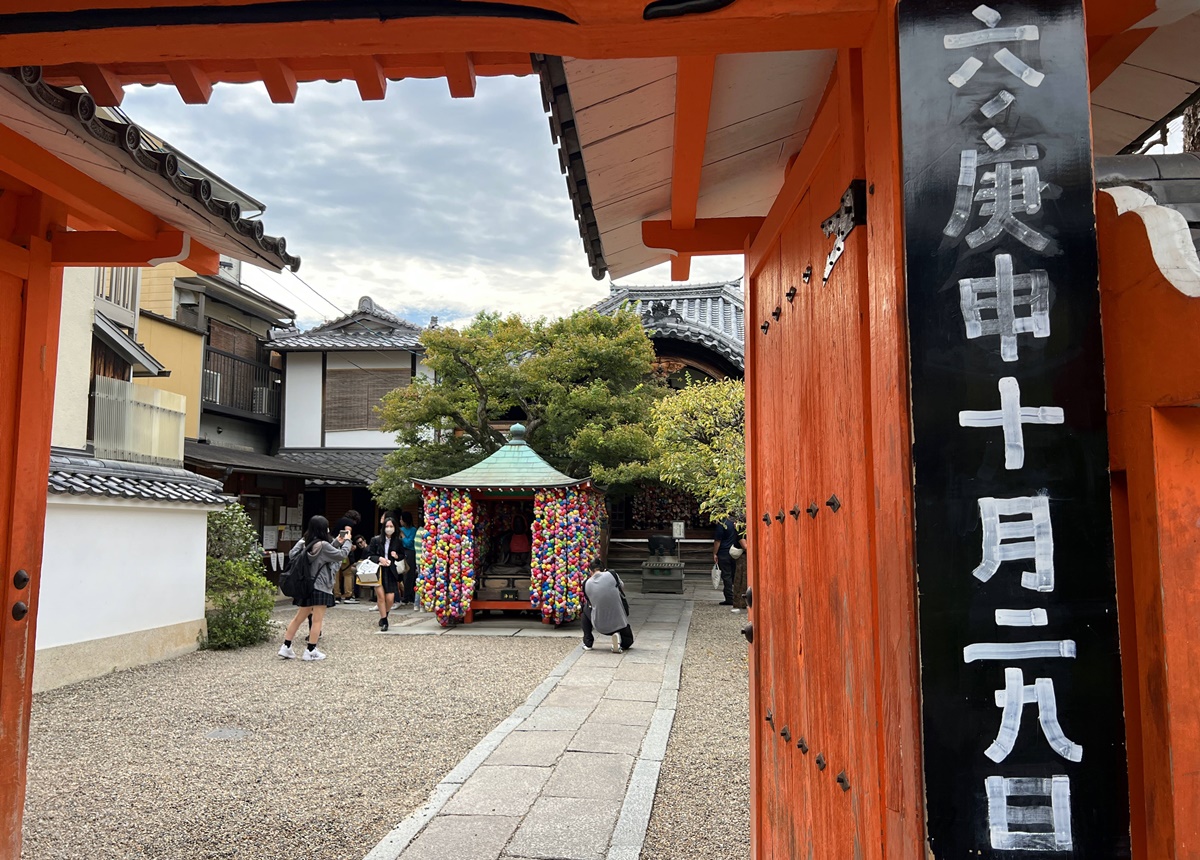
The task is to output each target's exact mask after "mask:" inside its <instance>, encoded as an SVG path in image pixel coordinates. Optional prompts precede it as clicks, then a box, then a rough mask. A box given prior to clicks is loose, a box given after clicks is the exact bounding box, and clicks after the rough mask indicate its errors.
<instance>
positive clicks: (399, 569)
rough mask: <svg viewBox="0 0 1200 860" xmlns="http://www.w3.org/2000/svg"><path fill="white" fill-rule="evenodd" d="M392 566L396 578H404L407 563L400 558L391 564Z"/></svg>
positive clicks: (406, 571)
mask: <svg viewBox="0 0 1200 860" xmlns="http://www.w3.org/2000/svg"><path fill="white" fill-rule="evenodd" d="M392 566H393V567H394V568H396V575H397V576H404V574H406V573H408V562H407V561H405V560H404V559H402V558H398V559H396V560H395V561H394V562H392Z"/></svg>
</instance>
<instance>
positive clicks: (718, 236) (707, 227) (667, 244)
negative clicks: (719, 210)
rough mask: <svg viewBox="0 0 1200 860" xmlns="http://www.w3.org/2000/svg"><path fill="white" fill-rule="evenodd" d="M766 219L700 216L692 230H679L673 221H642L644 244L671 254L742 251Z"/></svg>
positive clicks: (733, 252) (711, 253)
mask: <svg viewBox="0 0 1200 860" xmlns="http://www.w3.org/2000/svg"><path fill="white" fill-rule="evenodd" d="M765 220H766V219H765V218H760V217H745V218H699V219H697V220H696V222H695V226H694V227H692V228H691V229H676V228H674V227H672V226H671V222H670V221H643V222H642V244H643V245H645V246H646V247H647V248H650V249H651V250H659V251H669V252H670V253H672V254H694V255H696V256H711V255H714V254H742V253H744V252H745V250H746V242H747V241H748V240H749V241H753V240H754V237H755V235H756V234H757V233H758V230H759V228H761V227H762V225H763V221H765Z"/></svg>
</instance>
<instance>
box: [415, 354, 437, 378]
mask: <svg viewBox="0 0 1200 860" xmlns="http://www.w3.org/2000/svg"><path fill="white" fill-rule="evenodd" d="M417 376H419V377H421V378H422V379H428V380H429V381H430V382H433V368H432V367H430V366H429V365H428V364H426V363H425V362H423V361H421V360H420V359H417Z"/></svg>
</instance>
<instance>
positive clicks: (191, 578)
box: [36, 495, 208, 650]
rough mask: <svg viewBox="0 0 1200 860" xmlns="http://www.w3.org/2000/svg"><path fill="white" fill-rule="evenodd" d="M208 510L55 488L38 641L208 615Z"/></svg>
mask: <svg viewBox="0 0 1200 860" xmlns="http://www.w3.org/2000/svg"><path fill="white" fill-rule="evenodd" d="M207 516H208V512H207V511H206V510H205V509H203V508H199V507H191V506H188V507H184V506H182V505H162V506H160V507H152V506H150V505H146V504H138V503H130V502H123V501H120V500H118V499H108V498H105V499H96V500H91V499H78V498H75V497H63V496H58V495H51V496H49V498H48V504H47V506H46V537H45V541H44V544H43V550H42V552H43V556H42V584H41V591H40V596H39V598H38V618H37V643H36V647H37V648H38V649H39V650H40V649H43V648H53V647H55V646H57V645H70V644H74V643H78V642H87V641H90V640H93V639H102V638H105V637H109V636H119V635H121V634H125V633H131V632H134V631H138V630H150V629H153V628H156V627H165V626H167V625H170V624H181V623H183V622H187V621H194V620H197V619H200V618H203V617H204V554H205V543H206V540H207Z"/></svg>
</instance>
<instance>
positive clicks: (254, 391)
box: [200, 346, 283, 421]
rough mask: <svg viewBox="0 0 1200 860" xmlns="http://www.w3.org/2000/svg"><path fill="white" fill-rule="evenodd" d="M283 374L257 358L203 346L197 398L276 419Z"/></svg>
mask: <svg viewBox="0 0 1200 860" xmlns="http://www.w3.org/2000/svg"><path fill="white" fill-rule="evenodd" d="M282 380H283V376H282V374H281V373H280V372H279V371H278V370H276V369H275V368H273V367H271V365H269V364H263V363H262V362H259V361H250V360H249V359H246V358H242V357H241V356H239V355H234V354H233V353H231V352H225V351H224V350H221V349H214V348H213V347H211V346H207V347H205V348H204V371H203V373H202V374H201V380H200V399H201V400H202V401H203V402H204V403H205V404H206V405H209V406H218V407H220V408H221V409H224V410H227V411H230V412H233V413H236V414H241V415H245V416H246V417H249V418H257V419H259V420H269V421H278V420H279V399H280V394H279V392H280V390H281V389H282V386H283V382H282Z"/></svg>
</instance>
